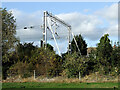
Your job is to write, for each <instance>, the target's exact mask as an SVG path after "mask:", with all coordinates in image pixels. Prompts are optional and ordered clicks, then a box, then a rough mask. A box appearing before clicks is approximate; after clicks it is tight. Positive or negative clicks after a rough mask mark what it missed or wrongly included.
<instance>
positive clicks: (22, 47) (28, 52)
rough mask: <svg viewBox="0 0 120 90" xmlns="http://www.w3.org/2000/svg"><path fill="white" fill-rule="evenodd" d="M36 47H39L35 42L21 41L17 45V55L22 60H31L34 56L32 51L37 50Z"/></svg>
mask: <svg viewBox="0 0 120 90" xmlns="http://www.w3.org/2000/svg"><path fill="white" fill-rule="evenodd" d="M36 49H37V47H35V46H34V45H33V43H24V44H21V43H19V44H17V47H16V52H17V54H16V55H18V59H19V60H20V61H23V62H29V59H30V58H31V56H32V51H35V50H36Z"/></svg>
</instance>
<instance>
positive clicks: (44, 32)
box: [42, 11, 47, 49]
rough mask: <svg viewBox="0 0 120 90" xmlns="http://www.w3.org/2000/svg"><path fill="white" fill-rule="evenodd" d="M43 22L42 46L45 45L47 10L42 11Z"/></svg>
mask: <svg viewBox="0 0 120 90" xmlns="http://www.w3.org/2000/svg"><path fill="white" fill-rule="evenodd" d="M43 20H44V23H43V43H42V47H44V48H45V49H46V47H47V11H44V19H43Z"/></svg>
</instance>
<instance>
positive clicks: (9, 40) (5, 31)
mask: <svg viewBox="0 0 120 90" xmlns="http://www.w3.org/2000/svg"><path fill="white" fill-rule="evenodd" d="M0 12H1V13H2V66H3V68H2V69H3V70H2V71H3V78H5V76H6V71H7V70H8V69H9V67H10V66H11V65H12V64H13V61H10V58H9V56H11V52H12V51H14V46H15V44H16V43H17V42H18V41H19V40H18V39H17V38H16V36H15V34H16V25H15V22H16V20H15V19H14V16H13V15H12V13H11V12H8V11H7V10H6V8H4V9H0Z"/></svg>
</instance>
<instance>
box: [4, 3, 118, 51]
mask: <svg viewBox="0 0 120 90" xmlns="http://www.w3.org/2000/svg"><path fill="white" fill-rule="evenodd" d="M2 7H3V8H4V7H6V8H7V10H11V11H12V12H13V15H14V16H15V18H16V20H17V25H18V26H20V28H21V29H18V30H17V36H18V37H20V39H21V41H22V42H26V41H27V42H29V41H34V42H35V44H39V40H40V39H42V33H41V30H39V29H38V28H36V29H34V30H23V29H22V27H24V26H26V25H42V17H43V11H45V10H47V11H49V12H52V13H53V14H54V15H57V16H58V17H60V18H61V19H62V20H64V21H65V22H67V23H69V24H71V26H72V31H73V33H74V34H75V35H77V34H82V36H83V37H84V39H85V40H86V42H87V44H88V47H95V46H96V44H97V43H98V42H99V39H100V37H101V36H102V35H104V34H105V33H109V34H110V39H111V40H112V41H117V40H118V38H117V37H118V36H117V3H112V2H74V3H73V2H3V3H2ZM61 29H65V28H61ZM61 29H60V30H61ZM60 30H58V32H59V33H61V31H60ZM62 33H63V31H62ZM62 33H61V37H65V38H62V39H61V40H57V41H58V44H59V46H60V50H61V52H65V51H66V50H67V45H68V43H67V41H66V40H67V39H66V35H62ZM65 33H66V32H64V34H65ZM49 37H50V34H49ZM61 41H62V42H61ZM48 42H49V43H50V44H52V45H54V46H55V43H54V42H53V41H52V40H50V39H49V40H48ZM56 51H57V50H56Z"/></svg>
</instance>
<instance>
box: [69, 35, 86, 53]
mask: <svg viewBox="0 0 120 90" xmlns="http://www.w3.org/2000/svg"><path fill="white" fill-rule="evenodd" d="M75 39H76V42H77V44H78V47H79V49H80V53H81V55H87V44H86V42H85V40H83V37H82V36H81V34H80V35H76V36H75ZM71 48H72V53H74V52H78V53H79V51H78V48H77V46H76V44H75V41H74V39H73V40H72V42H71Z"/></svg>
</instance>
